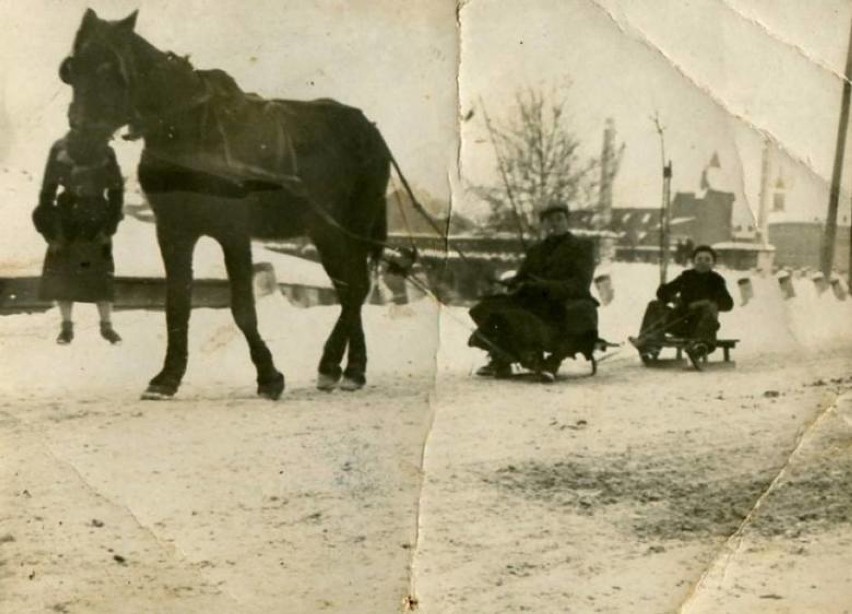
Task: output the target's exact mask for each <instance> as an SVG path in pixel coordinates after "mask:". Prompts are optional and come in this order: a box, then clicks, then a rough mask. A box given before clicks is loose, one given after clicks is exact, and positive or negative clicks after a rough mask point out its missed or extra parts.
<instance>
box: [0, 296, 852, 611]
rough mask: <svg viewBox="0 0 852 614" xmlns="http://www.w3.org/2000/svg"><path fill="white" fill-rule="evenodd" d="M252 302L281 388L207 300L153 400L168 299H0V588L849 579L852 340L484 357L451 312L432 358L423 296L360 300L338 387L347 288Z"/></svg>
mask: <svg viewBox="0 0 852 614" xmlns="http://www.w3.org/2000/svg"><path fill="white" fill-rule="evenodd" d="M743 311H744V312H745V310H743ZM260 315H261V323H262V326H263V328H264V335H265V337H266V338H267V339H269V340H270V345H271V347H272V349H273V352H274V354H275V356H276V359H277V361H278V364H279V366H281V367H282V369H283V370H284V371H285V373H287V376H288V391H287V392H286V393H285V395H284V397H282V399H281V400H280V401H279V402H277V403H270V402H265V401H262V400H259V399H256V398H254V395H253V385H252V380H253V373H252V370H251V367H250V364H249V363H248V360H247V357H246V351H245V348H244V342H243V341H242V339H241V338H240V337H239V335H238V334H237V333H236V330H235V329H234V327H233V325H232V324H231V323H230V319H229V317H228V314H227V313H225V312H213V311H205V310H200V311H198V312H194V314H193V322H192V327H191V340H192V352H193V354H192V358H191V363H190V370H189V372H188V374H187V380H186V383H185V385H184V387H183V388H182V389H181V392H180V394H179V396H178V398H177V399H176V400H174V401H171V402H165V403H150V402H141V401H138V400H137V399H138V394H139V392H141V390H142V388H143V387H144V382H145V381H146V379H147V377H150V375H151V374H153V373H154V372H155V370H156V367H157V366H158V364H159V361H160V360H161V351H162V314H157V313H139V312H126V313H119V314H117V316H116V325H117V326H118V327H119V330H120V331H121V332H122V333H123V334H124V336H125V344H124V346H122V347H121V348H114V347H109V346H107V345H106V344H104V343H103V342H102V341H101V340H99V339H97V338H96V323H94V322H93V321H92V322H87V320H86V318H89V319H93V318H94V315H93V314H88V312H86V311H85V310H82V311H81V313H80V315H79V321H80V326H79V327H78V328H79V331H78V339H76V340H75V342H74V344H72V345H71V346H69V347H64V348H61V347H58V346H55V345H53V344H52V336H53V335H54V334H55V331H54V328H55V324H56V323H55V318H56V314H55V313H47V314H42V315H38V316H20V317H18V316H16V317H15V318H6V319H3V320H0V329H2V330H0V333H2V336H0V339H2V346H0V348H1V349H2V351H3V354H4V358H5V357H7V356H13V357H14V360H4V362H3V366H2V371H0V378H2V382H3V388H2V389H3V393H4V395H3V397H2V400H0V456H2V458H0V476H2V481H0V488H1V489H2V491H0V509H2V510H3V512H4V513H3V515H2V518H0V595H2V602H0V603H1V604H2V611H4V612H5V611H8V612H15V613H17V612H51V611H52V612H86V613H88V612H97V613H100V612H104V613H106V612H190V613H192V612H205V613H207V612H223V613H231V612H240V613H242V612H248V613H253V612H322V611H328V612H347V613H350V612H356V613H365V614H377V613H383V612H388V613H391V612H399V611H401V610H402V609H403V608H404V607H405V606H404V603H405V601H406V600H407V598H408V596H410V595H411V596H413V597H414V598H415V599H416V600H417V609H418V611H423V612H429V613H440V614H444V613H451V612H471V611H487V612H518V611H529V612H566V611H572V612H573V611H576V612H673V611H678V608H679V607H680V606H681V605H682V604H684V607H683V611H684V612H690V613H694V612H707V613H710V612H713V613H715V612H721V611H725V612H810V611H818V612H843V611H845V610H844V608H847V607H848V606H847V604H848V603H852V574H850V573H849V572H848V569H850V568H852V565H850V564H849V563H850V555H849V554H848V553H849V552H850V551H852V549H850V545H852V531H850V528H849V527H850V524H849V519H850V516H852V427H850V426H849V425H848V424H847V422H845V421H844V420H843V419H842V418H841V414H842V413H843V412H839V411H837V410H834V409H828V411H826V410H827V408H829V407H830V406H831V404H832V403H833V402H834V400H835V399H836V398H837V395H838V393H839V392H840V391H841V390H848V389H850V387H852V380H851V379H850V378H849V374H850V373H852V368H850V367H852V353H850V351H849V347H850V346H849V343H848V340H845V339H840V340H838V341H837V342H836V343H834V344H829V343H825V342H824V341H822V342H820V345H821V351H820V352H819V353H817V352H815V351H808V352H806V353H804V354H799V355H796V354H790V353H788V352H780V351H777V349H776V350H772V351H768V350H767V351H764V350H762V349H760V348H755V347H753V346H752V347H751V349H749V348H748V347H746V348H744V349H743V350H742V351H740V352H739V353H738V355H737V356H736V358H737V359H738V361H739V362H738V365H737V368H736V370H713V371H710V372H707V373H701V374H699V373H694V372H690V371H657V370H647V369H645V368H643V367H642V366H641V364H640V363H639V361H638V359H636V357H635V356H633V355H632V353H631V352H628V351H620V352H619V353H617V354H616V355H615V356H614V357H613V358H611V359H610V360H608V361H605V362H604V363H603V364H602V366H601V370H600V373H599V374H598V376H596V377H594V378H590V377H585V376H583V373H585V369H586V365H584V364H580V365H575V364H573V363H572V364H570V365H568V367H569V368H568V370H567V371H568V376H567V377H566V378H565V379H563V380H562V381H560V382H558V383H557V384H556V385H553V386H549V387H547V386H540V385H535V384H530V383H526V382H522V381H512V382H506V381H481V380H475V379H474V378H472V377H470V376H469V370H470V369H471V368H472V367H473V366H474V365H475V364H477V361H478V360H479V359H480V356H479V355H478V353H476V352H473V351H469V350H467V349H465V348H464V338H465V335H466V334H467V332H466V329H465V328H464V322H463V317H462V316H463V314H462V313H460V312H448V313H446V314H445V315H446V316H447V317H445V318H443V319H442V320H441V326H440V330H441V344H440V351H439V352H438V358H437V363H436V360H435V351H436V349H437V339H435V335H434V331H435V330H437V328H436V323H437V322H436V318H437V312H436V311H435V309H434V307H433V306H430V305H429V304H427V303H425V302H424V303H419V304H415V305H412V306H407V307H402V308H384V307H371V308H370V309H368V310H367V313H366V314H365V325H366V328H367V330H368V335H369V334H370V333H371V332H372V337H370V338H371V339H372V343H371V348H372V350H371V367H370V372H371V374H372V375H371V379H370V384H369V386H368V388H367V389H365V390H363V391H361V392H360V393H357V394H344V393H339V392H338V393H334V394H331V395H327V394H321V393H319V392H316V391H314V390H313V389H312V387H311V380H312V377H313V365H315V364H316V359H317V357H318V354H319V351H320V349H321V348H320V346H321V340H322V336H323V335H322V333H323V332H324V331H326V330H328V328H329V327H330V326H331V323H332V321H333V319H334V317H335V316H336V312H335V310H334V309H329V308H315V309H310V310H299V309H296V308H293V307H289V306H287V305H286V304H284V303H283V301H279V300H278V299H276V300H269V299H265V301H264V302H262V303H261V304H260ZM610 321H611V322H613V323H615V324H613V328H617V327H616V324H617V322H618V320H617V319H616V318H612V319H611V320H610ZM282 323H287V324H286V327H283V326H282ZM734 324H735V323H732V326H733V325H734ZM429 331H432V334H431V335H430V334H429ZM620 334H621V332H620V331H616V333H615V335H612V334H610V336H611V337H614V338H618V335H620ZM429 339H432V340H433V341H429ZM800 341H801V340H800ZM436 365H437V370H436ZM572 371H573V374H572ZM433 376H434V377H433ZM424 442H425V444H426V445H425V457H424V456H423V455H424ZM794 450H797V452H796V453H795V454H792V453H793V451H794ZM421 468H423V470H422V471H421ZM767 493H768V494H767ZM757 502H760V503H761V505H760V506H759V509H758V510H757V511H756V512H755V513H753V514H751V511H752V509H753V508H754V507H755V504H756V503H757ZM746 518H747V521H745V522H744V520H745V519H746ZM731 536H733V539H731V540H730V541H728V538H729V537H731ZM720 554H724V555H725V556H721V557H720ZM705 572H706V575H705ZM696 586H697V587H698V588H697V589H696ZM409 607H411V606H409Z"/></svg>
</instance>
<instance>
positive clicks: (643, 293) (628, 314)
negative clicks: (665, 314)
mask: <svg viewBox="0 0 852 614" xmlns="http://www.w3.org/2000/svg"><path fill="white" fill-rule="evenodd" d="M682 270H683V269H682V268H680V267H674V268H673V269H671V270H670V271H669V276H668V279H669V280H671V279H674V277H675V276H676V275H678V274H679V273H680V272H681V271H682ZM600 272H607V273H609V274H610V277H611V279H612V286H613V288H614V291H615V298H614V299H613V301H612V302H611V303H610V304H609V305H606V306H603V307H601V310H600V331H601V335H602V336H603V337H605V338H607V339H612V340H619V341H621V340H624V339H626V338H627V337H628V336H629V335H635V334H637V333H638V332H639V325H640V324H641V321H642V314H643V313H644V310H645V306H646V305H647V304H648V302H649V301H651V300H653V298H654V294H655V292H656V289H657V286H658V284H659V269H658V268H657V267H656V266H655V265H650V264H635V263H613V264H612V265H611V266H610V267H608V268H607V269H605V270H604V269H602V270H601V271H599V273H600ZM719 273H720V274H721V275H722V276H723V277H724V278H725V281H726V282H727V285H728V291H729V292H730V293H731V296H732V297H733V298H734V309H733V310H732V311H730V312H727V313H723V314H721V316H720V321H721V324H722V328H721V331H720V336H723V337H726V338H735V339H741V340H742V341H741V344H740V346H739V347H738V349H737V355H741V354H742V353H746V354H749V353H761V352H775V351H790V350H795V349H807V350H814V349H817V348H819V347H821V346H826V345H831V346H835V345H852V327H850V326H849V322H852V300H850V299H847V300H845V301H840V300H838V299H837V298H836V297H835V296H834V294H833V293H832V292H831V290H828V291H827V292H824V293H823V294H821V295H820V294H818V292H817V291H816V288H815V286H814V283H813V281H811V280H810V279H808V278H801V277H797V278H794V279H793V287H794V288H795V291H796V296H795V297H794V298H791V299H785V298H784V294H783V293H782V291H781V288H780V286H779V284H778V280H777V279H776V278H775V277H774V276H766V277H761V276H759V275H756V274H751V273H748V272H743V271H728V270H719ZM744 277H747V278H748V279H749V280H750V281H751V284H752V287H753V289H754V298H752V299H751V300H750V301H749V302H748V304H746V305H744V306H743V305H742V304H741V303H742V300H741V297H740V290H739V287H738V284H737V282H738V280H739V279H742V278H744Z"/></svg>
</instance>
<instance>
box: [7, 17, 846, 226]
mask: <svg viewBox="0 0 852 614" xmlns="http://www.w3.org/2000/svg"><path fill="white" fill-rule="evenodd" d="M87 6H91V7H92V8H94V9H95V10H96V11H98V13H99V14H100V15H101V16H102V17H104V18H107V19H118V18H121V17H124V16H125V15H127V14H128V13H129V12H130V11H131V10H132V9H134V8H137V7H138V8H139V9H140V15H139V21H138V23H137V31H138V32H139V33H140V34H141V35H142V36H144V37H145V38H146V39H148V40H149V41H150V42H151V43H152V44H154V45H155V46H157V47H159V48H161V49H169V50H173V51H175V52H177V53H180V54H189V55H190V56H191V59H192V61H193V62H194V63H195V65H196V66H198V67H199V68H213V67H218V68H223V69H225V70H227V71H228V72H230V73H231V74H232V75H233V76H234V77H235V78H236V79H237V80H238V82H239V83H240V85H241V86H242V87H243V88H244V89H246V90H248V91H256V92H257V93H259V94H261V95H265V96H270V97H283V98H295V99H303V98H317V97H333V98H336V99H338V100H341V101H343V102H346V103H349V104H352V105H355V106H358V107H361V108H362V109H364V111H365V112H366V113H367V115H368V116H369V117H370V118H371V119H373V120H374V121H376V122H377V124H378V126H379V127H380V129H381V130H382V132H383V133H384V134H385V137H386V139H387V140H388V142H389V143H390V145H391V147H392V149H393V150H394V152H395V154H396V156H397V158H398V160H399V161H400V163H401V164H402V166H403V168H404V169H405V170H406V172H407V174H408V175H409V178H410V179H411V180H412V181H413V182H414V183H415V184H417V185H419V186H422V187H424V188H425V189H427V190H429V191H430V192H432V193H433V194H435V195H436V196H438V197H440V198H447V196H448V192H449V189H448V180H449V178H452V177H453V176H454V175H455V172H456V171H455V159H456V154H457V152H458V151H459V150H458V142H457V134H458V128H457V126H458V124H457V121H458V107H457V102H460V108H461V109H462V112H463V113H466V112H467V111H468V110H470V109H471V108H474V107H477V106H478V104H479V102H478V101H479V100H480V99H482V100H484V101H485V103H486V105H487V108H488V111H489V113H490V114H491V115H492V116H494V117H495V118H496V119H500V118H503V117H505V116H506V115H507V114H508V113H509V112H510V111H511V104H512V97H513V94H514V92H515V90H516V89H517V88H518V87H523V86H528V85H531V86H534V87H538V86H540V87H544V88H547V89H550V88H554V87H555V88H563V91H565V92H567V96H568V97H569V101H570V113H571V117H572V125H573V126H574V128H575V131H576V132H577V134H578V136H579V137H580V138H581V139H582V141H583V143H584V147H585V149H586V152H587V153H588V154H595V155H596V154H598V153H599V149H600V143H601V131H602V129H603V125H604V121H605V119H606V118H607V117H612V118H613V119H614V120H615V124H616V129H617V131H618V137H619V139H620V140H622V141H624V142H625V143H626V145H627V150H626V154H625V158H624V162H623V165H622V172H621V174H620V175H619V177H618V180H617V183H616V186H615V200H616V205H624V206H649V207H650V206H657V205H658V203H659V198H660V178H659V177H660V169H659V155H660V154H659V140H658V138H657V135H656V133H655V131H654V126H653V124H652V123H651V121H650V119H649V117H650V115H651V114H653V113H654V112H655V111H658V112H659V114H660V116H661V118H662V120H663V123H664V124H665V126H666V144H667V148H668V153H669V155H670V157H671V158H672V159H673V161H674V166H675V178H674V188H675V190H697V189H698V181H699V177H700V174H701V170H702V168H703V167H704V165H705V164H706V163H707V161H708V160H709V159H710V157H711V155H712V154H713V153H714V152H718V153H719V157H720V160H721V163H722V167H723V171H724V172H723V173H721V174H722V175H723V178H722V179H721V180H720V181H723V182H725V183H726V184H727V185H723V186H720V187H727V188H728V189H731V190H733V191H735V193H736V194H737V202H738V205H737V207H738V208H737V216H738V219H739V220H743V219H748V217H749V215H750V214H749V208H748V205H751V206H752V207H755V206H756V198H757V193H758V182H759V176H758V173H759V169H760V150H761V134H762V133H765V134H768V135H771V136H772V138H774V139H775V140H776V142H777V144H778V145H779V149H778V151H776V152H775V155H774V160H775V162H774V163H773V173H774V174H776V175H777V173H779V172H780V173H782V174H783V176H784V178H785V181H786V182H787V183H788V184H789V185H791V186H793V188H792V192H791V196H793V197H794V198H793V199H792V200H793V201H794V202H791V207H795V208H796V211H795V217H799V218H804V219H812V218H813V217H814V216H820V217H822V216H824V211H825V208H826V201H827V183H826V182H827V180H828V178H829V177H830V172H831V164H832V157H833V155H834V142H835V137H836V130H837V117H838V110H839V100H840V91H841V81H840V79H839V77H838V74H839V73H842V71H843V67H844V62H845V53H846V45H847V42H848V36H849V21H850V16H851V15H852V7H850V3H849V2H847V1H846V0H815V1H812V2H800V1H798V0H677V1H674V0H673V1H670V2H661V1H659V0H624V1H623V2H619V1H618V0H598V1H593V0H547V1H545V0H525V1H524V2H522V3H519V2H517V1H510V0H472V1H470V2H467V3H466V4H465V5H464V7H463V8H462V9H461V11H460V12H459V16H460V20H461V24H462V28H461V50H459V42H460V41H459V30H458V24H457V21H456V17H457V14H456V6H455V2H448V1H443V0H421V1H416V2H398V1H397V0H381V1H377V0H362V1H356V2H344V1H342V0H338V1H332V0H322V1H316V0H300V1H298V2H297V1H288V0H250V1H249V0H247V1H245V2H221V1H218V0H183V1H181V2H177V1H174V0H148V1H145V2H141V1H138V0H137V1H127V0H30V1H28V2H20V1H18V0H0V7H2V14H3V15H4V19H5V22H4V37H3V40H2V42H0V47H2V48H0V70H1V71H2V73H0V75H2V89H0V93H2V98H0V166H3V167H4V168H6V169H12V172H11V173H8V172H7V173H0V188H3V187H4V186H3V184H5V185H6V188H7V190H6V191H8V187H9V185H10V182H18V181H19V178H18V175H17V173H19V172H24V171H26V172H30V173H32V174H33V176H34V177H35V179H34V181H36V182H37V180H38V176H39V175H40V174H41V171H42V167H43V164H44V158H45V156H46V153H47V150H48V148H49V145H50V143H51V142H52V141H53V140H54V139H55V138H57V137H59V136H61V134H62V133H63V132H64V130H65V110H66V106H67V103H68V100H69V90H68V88H67V86H65V85H64V84H62V83H61V82H60V81H59V80H58V78H57V74H56V70H57V66H58V64H59V62H60V60H61V59H62V58H63V57H64V55H65V54H66V53H67V52H68V50H69V49H70V45H71V41H72V39H73V36H74V32H75V31H76V29H77V27H78V25H79V22H80V19H81V17H82V15H83V11H84V10H85V8H86V7H87ZM459 57H461V69H460V72H459ZM569 83H570V87H569V88H567V89H565V88H566V87H567V86H568V84H569ZM459 90H460V92H459ZM459 95H460V98H459ZM461 135H462V138H463V143H464V144H463V146H462V148H461V162H462V166H461V169H462V181H461V182H460V183H458V184H457V185H456V187H462V188H463V187H464V186H465V185H469V184H471V183H473V184H477V183H491V182H494V181H496V180H497V178H496V175H495V172H494V157H493V152H492V150H491V146H490V144H489V143H488V140H487V133H486V131H485V127H484V124H483V121H482V114H481V113H477V114H475V115H474V117H473V118H472V119H471V120H470V121H468V122H465V123H463V124H462V129H461ZM117 148H118V149H119V155H120V158H121V160H122V163H123V168H124V172H125V173H126V174H135V165H136V161H137V159H138V154H139V147H138V144H128V143H122V142H120V143H118V144H117ZM845 168H846V173H845V183H846V184H847V185H852V176H850V171H852V156H849V157H847V161H846V166H845ZM12 175H14V177H15V179H12V178H11V176H12ZM28 190H29V188H27V189H26V190H24V193H22V194H21V197H20V200H18V199H14V202H8V199H6V200H7V202H3V203H0V210H2V211H3V213H4V216H5V217H6V219H10V217H14V218H15V219H19V220H20V221H21V223H22V224H29V221H28V220H29V211H30V209H31V207H32V205H33V204H34V202H35V193H36V191H37V186H34V187H33V188H32V192H31V193H30V191H28ZM19 191H20V190H19ZM455 203H456V205H457V206H458V208H459V210H460V211H467V212H477V211H481V210H482V208H481V205H478V204H477V202H476V201H475V199H473V198H471V197H470V195H469V194H466V193H465V192H464V191H463V190H456V194H455ZM9 207H12V208H13V209H12V211H10V209H9ZM848 210H849V202H848V199H845V200H844V202H843V203H842V209H841V211H842V212H843V214H844V215H846V216H848V215H849V214H848ZM10 214H11V215H10Z"/></svg>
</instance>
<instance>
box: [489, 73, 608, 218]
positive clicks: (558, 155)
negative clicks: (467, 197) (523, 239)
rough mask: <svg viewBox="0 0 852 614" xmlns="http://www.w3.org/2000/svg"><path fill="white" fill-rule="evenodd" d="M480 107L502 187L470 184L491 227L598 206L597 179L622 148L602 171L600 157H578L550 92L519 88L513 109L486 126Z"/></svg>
mask: <svg viewBox="0 0 852 614" xmlns="http://www.w3.org/2000/svg"><path fill="white" fill-rule="evenodd" d="M481 106H483V115H484V117H485V121H486V124H487V127H488V130H489V133H490V135H491V141H492V143H493V145H494V149H495V153H496V155H497V164H498V170H499V171H500V176H501V178H502V185H498V186H480V187H478V188H476V193H477V194H478V195H479V196H480V197H481V198H482V199H484V200H485V201H486V202H487V203H488V204H489V205H490V206H491V215H490V216H489V219H488V226H489V227H490V228H491V229H494V230H508V231H513V232H518V231H519V230H520V231H522V232H524V233H526V232H528V231H529V229H530V228H532V227H534V226H535V225H536V220H537V213H538V212H539V211H541V210H542V209H545V208H547V207H549V206H552V205H555V204H566V205H569V206H570V207H571V208H572V209H577V208H586V207H590V206H596V205H597V204H598V192H599V188H600V180H601V177H604V178H605V179H607V180H610V181H611V180H612V178H614V176H615V173H616V172H617V170H618V163H619V161H620V158H621V151H622V149H623V146H622V147H621V148H620V149H618V150H617V151H616V152H613V154H612V155H611V156H610V159H608V160H607V171H606V172H604V173H601V172H600V167H601V158H598V157H592V158H588V159H583V158H581V156H580V151H579V149H580V141H579V140H578V139H577V138H576V136H575V135H574V133H573V132H572V131H571V130H570V129H569V126H568V122H567V118H566V112H565V109H566V106H567V101H566V99H565V98H564V97H559V96H557V95H556V94H555V93H553V92H551V94H550V95H545V94H544V93H543V92H541V91H540V90H535V89H532V88H526V89H522V90H519V91H518V92H517V93H516V94H515V110H514V111H515V112H514V114H513V115H512V116H511V117H510V118H509V120H507V121H506V122H505V123H502V124H492V122H491V121H490V119H489V117H488V114H487V112H486V111H485V109H484V105H481Z"/></svg>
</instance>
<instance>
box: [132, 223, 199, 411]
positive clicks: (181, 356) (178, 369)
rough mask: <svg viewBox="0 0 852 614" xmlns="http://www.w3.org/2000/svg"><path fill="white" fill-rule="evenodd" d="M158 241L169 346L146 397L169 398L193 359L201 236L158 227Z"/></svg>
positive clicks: (144, 396) (150, 383) (149, 385)
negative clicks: (195, 262)
mask: <svg viewBox="0 0 852 614" xmlns="http://www.w3.org/2000/svg"><path fill="white" fill-rule="evenodd" d="M157 241H158V243H159V244H160V253H161V254H162V256H163V264H164V265H165V269H166V330H167V335H168V345H167V348H166V358H165V361H164V363H163V368H162V370H161V371H160V372H159V373H158V374H157V375H156V376H154V378H153V379H152V380H151V381H150V382H149V384H148V388H147V390H145V392H144V393H143V394H142V398H143V399H148V400H151V399H165V398H169V397H172V396H174V394H175V393H176V392H177V389H178V387H179V386H180V382H181V380H182V379H183V375H184V373H185V372H186V364H187V361H188V358H189V350H188V344H187V338H188V335H189V314H190V310H191V308H192V303H191V301H192V252H193V250H194V249H195V243H196V242H197V241H198V236H192V235H186V234H171V233H169V232H168V231H165V230H163V229H162V228H161V227H160V226H159V225H158V227H157Z"/></svg>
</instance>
